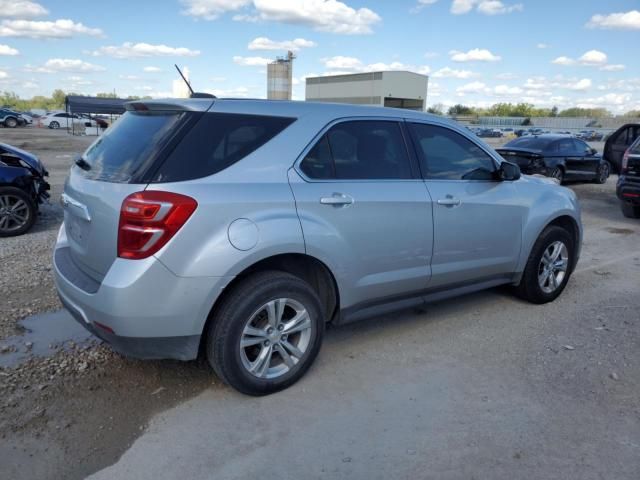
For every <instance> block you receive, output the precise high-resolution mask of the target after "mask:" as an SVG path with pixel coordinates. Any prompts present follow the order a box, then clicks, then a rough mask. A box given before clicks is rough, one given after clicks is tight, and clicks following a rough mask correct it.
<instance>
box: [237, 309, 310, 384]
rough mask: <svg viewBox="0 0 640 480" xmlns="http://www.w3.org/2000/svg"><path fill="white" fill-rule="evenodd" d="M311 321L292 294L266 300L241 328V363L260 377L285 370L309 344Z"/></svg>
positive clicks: (293, 364)
mask: <svg viewBox="0 0 640 480" xmlns="http://www.w3.org/2000/svg"><path fill="white" fill-rule="evenodd" d="M311 325H312V322H311V318H310V317H309V313H308V312H307V310H306V308H305V307H304V306H303V305H302V304H301V303H300V302H298V301H296V300H293V299H291V298H278V299H275V300H271V301H269V302H267V303H266V304H264V305H262V306H261V307H260V308H259V309H258V310H256V312H255V313H254V314H253V315H252V316H251V318H249V321H248V322H247V323H246V324H245V327H244V329H243V331H242V336H241V338H240V358H241V360H242V365H243V366H244V368H245V369H246V370H247V371H248V372H249V373H250V374H251V375H253V376H255V377H258V378H264V379H273V378H277V377H280V376H282V375H284V374H286V373H287V372H289V371H290V370H291V369H292V368H293V367H294V366H295V365H296V364H298V362H300V360H301V359H302V357H303V356H304V354H305V352H306V351H307V349H308V348H309V346H310V340H311V333H312V332H311Z"/></svg>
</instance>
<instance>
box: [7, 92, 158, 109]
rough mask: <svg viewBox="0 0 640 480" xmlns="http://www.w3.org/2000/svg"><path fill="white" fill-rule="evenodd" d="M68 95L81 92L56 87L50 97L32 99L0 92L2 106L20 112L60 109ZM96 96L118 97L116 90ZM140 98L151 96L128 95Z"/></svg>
mask: <svg viewBox="0 0 640 480" xmlns="http://www.w3.org/2000/svg"><path fill="white" fill-rule="evenodd" d="M67 95H81V94H79V93H73V92H64V91H63V90H60V89H56V90H54V91H53V93H52V94H51V96H50V97H45V96H43V95H36V96H35V97H32V98H30V99H25V98H20V97H19V96H18V95H16V94H15V93H13V92H0V107H10V108H13V109H14V110H18V111H20V112H25V111H29V110H31V109H42V110H60V109H63V108H64V99H65V97H66V96H67ZM96 97H102V98H117V95H116V94H115V93H114V92H108V93H97V94H96ZM140 98H144V99H148V98H151V97H136V96H129V97H127V99H128V100H140Z"/></svg>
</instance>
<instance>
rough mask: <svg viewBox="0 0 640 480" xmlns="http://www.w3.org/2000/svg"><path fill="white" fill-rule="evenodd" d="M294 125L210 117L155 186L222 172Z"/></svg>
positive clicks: (198, 126) (164, 168)
mask: <svg viewBox="0 0 640 480" xmlns="http://www.w3.org/2000/svg"><path fill="white" fill-rule="evenodd" d="M294 121H295V119H294V118H289V117H273V116H267V115H243V114H231V113H206V114H205V115H203V116H202V118H201V119H200V120H199V121H198V123H197V124H196V125H195V126H194V127H193V128H192V129H191V130H190V131H189V132H188V133H187V134H186V135H185V136H184V137H183V138H182V140H181V141H180V143H179V144H178V146H177V147H176V148H175V150H174V151H173V152H171V154H170V155H169V156H168V157H167V159H166V160H165V161H164V163H163V164H162V166H161V167H160V168H159V170H158V172H157V173H156V174H155V175H154V177H153V180H152V182H154V183H166V182H180V181H185V180H192V179H195V178H202V177H207V176H209V175H213V174H214V173H217V172H220V171H221V170H224V169H225V168H227V167H229V166H231V165H233V164H234V163H236V162H238V161H240V160H242V159H243V158H245V157H246V156H247V155H249V154H251V153H252V152H254V151H255V150H257V149H258V148H260V147H262V146H263V145H264V144H266V143H267V142H268V141H269V140H271V139H272V138H273V137H275V136H276V135H277V134H279V133H280V132H282V131H283V130H284V129H285V128H287V127H288V126H289V125H291V123H293V122H294Z"/></svg>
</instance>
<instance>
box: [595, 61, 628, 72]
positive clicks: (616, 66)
mask: <svg viewBox="0 0 640 480" xmlns="http://www.w3.org/2000/svg"><path fill="white" fill-rule="evenodd" d="M626 68H627V67H625V66H624V65H622V64H621V63H616V64H614V65H604V66H602V67H600V70H602V71H604V72H621V71H622V70H624V69H626Z"/></svg>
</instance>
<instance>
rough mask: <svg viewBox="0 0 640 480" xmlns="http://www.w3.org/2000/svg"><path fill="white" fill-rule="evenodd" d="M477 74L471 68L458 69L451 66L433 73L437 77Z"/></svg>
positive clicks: (465, 76)
mask: <svg viewBox="0 0 640 480" xmlns="http://www.w3.org/2000/svg"><path fill="white" fill-rule="evenodd" d="M475 75H476V74H475V73H473V72H472V71H470V70H456V69H453V68H449V67H444V68H441V69H440V70H438V71H436V72H434V74H433V76H434V77H436V78H471V77H473V76H475Z"/></svg>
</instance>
